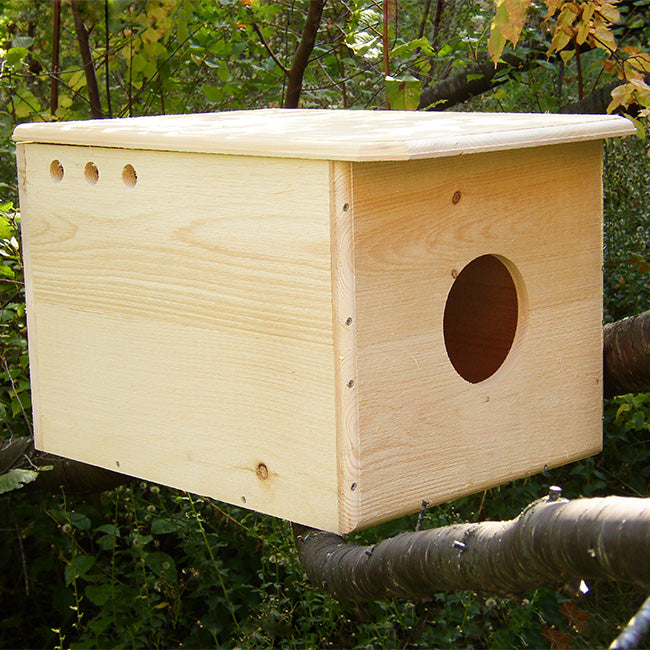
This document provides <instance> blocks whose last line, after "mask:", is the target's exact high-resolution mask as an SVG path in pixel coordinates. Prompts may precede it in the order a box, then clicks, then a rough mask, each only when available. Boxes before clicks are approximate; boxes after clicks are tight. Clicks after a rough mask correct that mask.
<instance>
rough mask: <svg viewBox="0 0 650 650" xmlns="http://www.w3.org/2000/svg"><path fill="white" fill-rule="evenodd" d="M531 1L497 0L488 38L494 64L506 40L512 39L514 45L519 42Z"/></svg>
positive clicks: (489, 50)
mask: <svg viewBox="0 0 650 650" xmlns="http://www.w3.org/2000/svg"><path fill="white" fill-rule="evenodd" d="M530 3H531V0H497V10H496V13H495V14H494V18H493V19H492V25H491V31H490V37H489V38H488V53H489V55H490V58H491V59H492V60H493V61H494V65H496V64H497V63H498V62H499V59H500V58H501V54H502V53H503V48H504V47H505V45H506V41H510V42H511V43H512V45H513V47H514V46H516V45H517V43H518V42H519V37H520V36H521V31H522V29H523V28H524V25H525V24H526V11H527V10H528V7H529V6H530Z"/></svg>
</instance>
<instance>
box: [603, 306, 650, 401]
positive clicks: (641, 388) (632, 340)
mask: <svg viewBox="0 0 650 650" xmlns="http://www.w3.org/2000/svg"><path fill="white" fill-rule="evenodd" d="M603 336H604V345H603V354H604V361H605V362H604V366H605V372H604V392H605V396H606V397H612V396H613V395H621V394H623V393H640V392H648V391H650V311H646V312H643V313H642V314H638V315H636V316H630V317H629V318H624V319H623V320H620V321H617V322H615V323H610V324H608V325H605V328H604V333H603Z"/></svg>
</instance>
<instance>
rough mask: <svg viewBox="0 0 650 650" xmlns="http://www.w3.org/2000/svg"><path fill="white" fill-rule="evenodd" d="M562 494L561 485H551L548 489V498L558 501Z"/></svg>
mask: <svg viewBox="0 0 650 650" xmlns="http://www.w3.org/2000/svg"><path fill="white" fill-rule="evenodd" d="M561 496H562V488H561V487H560V486H559V485H551V487H550V488H549V489H548V500H549V501H557V500H558V499H559V498H560V497H561Z"/></svg>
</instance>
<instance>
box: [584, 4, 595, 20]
mask: <svg viewBox="0 0 650 650" xmlns="http://www.w3.org/2000/svg"><path fill="white" fill-rule="evenodd" d="M595 10H596V6H595V5H594V4H593V2H588V3H587V4H586V5H585V6H584V7H583V8H582V20H584V21H585V22H586V23H588V22H589V21H590V20H591V19H592V18H593V16H594V11H595Z"/></svg>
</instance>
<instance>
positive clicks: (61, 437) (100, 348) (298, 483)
mask: <svg viewBox="0 0 650 650" xmlns="http://www.w3.org/2000/svg"><path fill="white" fill-rule="evenodd" d="M19 149H20V151H19V154H21V159H22V162H21V164H20V177H21V205H22V210H23V224H24V243H25V254H26V272H27V281H28V284H27V289H28V317H29V337H30V359H31V368H32V378H33V390H34V397H35V428H36V443H37V446H38V447H39V448H41V449H45V450H47V451H50V452H53V453H57V454H60V455H63V456H67V457H70V458H73V459H77V460H81V461H84V462H88V463H92V464H95V465H99V466H102V467H106V468H109V469H113V470H118V471H120V472H124V473H126V474H129V475H133V476H137V477H142V478H145V479H149V480H152V481H157V482H160V483H164V484H168V485H172V486H175V487H179V488H183V489H186V490H189V491H193V492H197V493H199V494H205V495H210V496H213V497H216V498H218V499H220V500H223V501H227V502H230V503H234V504H241V505H246V506H247V507H251V508H254V509H257V510H260V511H263V512H267V513H271V514H274V515H277V516H280V517H285V518H287V519H291V520H295V521H299V522H302V523H305V524H310V525H313V526H318V527H322V528H330V529H333V530H335V529H336V528H337V525H338V512H337V492H336V490H337V484H336V481H337V475H336V471H337V470H336V458H335V454H336V449H335V445H336V440H335V429H336V414H335V404H334V400H335V395H334V355H333V351H332V312H331V290H330V286H331V269H330V242H329V237H330V225H329V204H328V202H329V189H328V163H327V162H324V161H297V160H277V159H269V158H251V157H248V158H243V157H237V156H219V155H205V154H192V153H173V152H147V151H130V150H123V149H102V148H90V147H79V146H51V145H37V144H28V145H26V146H25V147H24V149H25V151H24V155H23V151H22V149H21V147H19ZM306 206H308V209H306Z"/></svg>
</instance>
